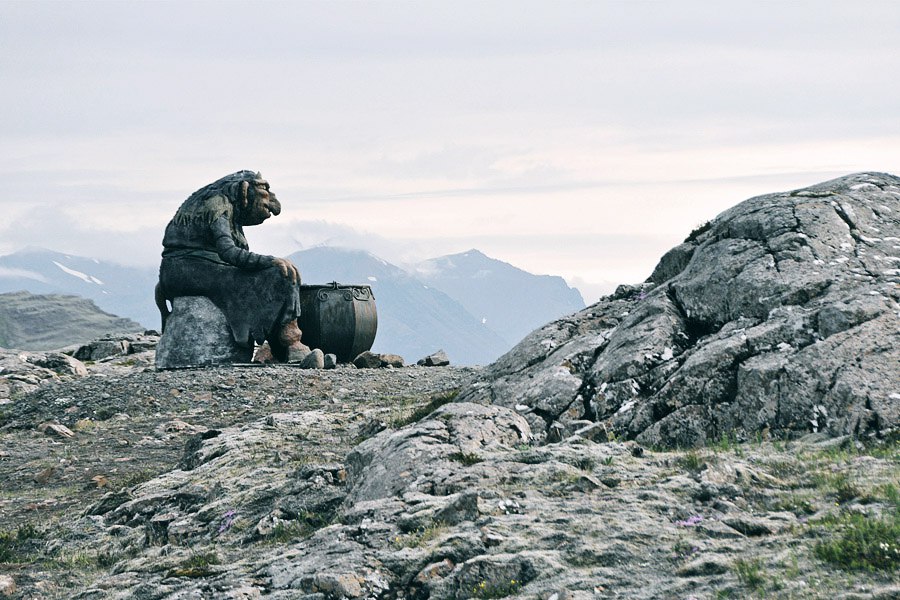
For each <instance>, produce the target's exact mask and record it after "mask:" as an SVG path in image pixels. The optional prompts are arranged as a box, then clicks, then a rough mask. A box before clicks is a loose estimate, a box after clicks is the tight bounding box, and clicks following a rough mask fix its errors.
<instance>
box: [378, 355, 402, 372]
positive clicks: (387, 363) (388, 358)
mask: <svg viewBox="0 0 900 600" xmlns="http://www.w3.org/2000/svg"><path fill="white" fill-rule="evenodd" d="M381 366H382V367H394V368H397V369H399V368H400V367H402V366H404V362H403V357H402V356H400V355H398V354H382V355H381Z"/></svg>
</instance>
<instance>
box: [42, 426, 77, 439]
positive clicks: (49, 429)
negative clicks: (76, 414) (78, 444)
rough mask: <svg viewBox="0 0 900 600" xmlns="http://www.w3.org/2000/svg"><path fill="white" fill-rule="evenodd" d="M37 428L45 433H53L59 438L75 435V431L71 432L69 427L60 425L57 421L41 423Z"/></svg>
mask: <svg viewBox="0 0 900 600" xmlns="http://www.w3.org/2000/svg"><path fill="white" fill-rule="evenodd" d="M37 428H38V431H41V432H43V433H46V434H47V435H55V436H57V437H61V438H70V437H74V436H75V433H73V432H72V430H71V429H69V428H68V427H66V426H65V425H60V424H59V423H41V424H40V425H38V427H37Z"/></svg>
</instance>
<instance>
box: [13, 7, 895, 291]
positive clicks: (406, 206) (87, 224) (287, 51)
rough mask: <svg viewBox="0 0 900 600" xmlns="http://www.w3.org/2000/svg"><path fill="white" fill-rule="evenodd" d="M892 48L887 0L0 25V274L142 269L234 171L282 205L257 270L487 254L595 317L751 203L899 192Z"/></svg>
mask: <svg viewBox="0 0 900 600" xmlns="http://www.w3.org/2000/svg"><path fill="white" fill-rule="evenodd" d="M898 26H900V4H897V3H894V2H888V1H868V2H866V1H863V2H859V3H854V4H853V5H852V6H851V5H850V4H846V3H820V2H811V1H810V2H790V3H759V2H731V3H727V5H722V4H721V3H715V2H709V1H691V2H671V3H658V2H641V1H631V2H613V1H597V2H574V1H571V2H567V1H559V2H529V1H497V2H467V1H461V2H454V3H452V4H451V3H441V2H416V3H412V2H387V1H385V2H370V3H337V2H291V3H281V2H266V3H243V2H180V3H177V4H176V3H138V2H14V1H11V2H5V3H2V4H0V49H2V52H0V76H2V78H3V81H4V83H5V85H4V87H3V90H2V91H0V156H2V158H3V160H2V162H0V174H2V176H3V178H4V181H5V185H6V190H7V194H5V195H4V197H3V199H2V200H0V202H2V207H3V209H4V213H5V218H4V220H3V222H2V223H0V254H8V253H11V252H13V251H15V250H17V249H19V248H21V247H24V246H26V245H35V246H43V247H47V248H50V249H53V250H57V251H60V252H65V253H73V254H79V255H82V256H94V257H97V258H100V259H103V260H108V261H110V262H119V263H122V264H143V265H149V264H153V263H154V262H155V261H157V260H158V256H159V250H160V240H161V238H162V232H163V229H164V227H165V224H166V223H167V221H168V220H169V218H171V216H172V214H173V213H174V211H175V210H176V209H177V207H178V206H179V204H180V203H181V202H182V201H183V200H184V198H186V197H187V196H188V195H189V194H190V193H191V192H193V191H194V190H195V189H197V188H199V187H201V186H203V185H205V184H206V183H208V182H210V181H212V180H214V179H217V178H218V177H221V176H222V175H225V174H227V173H230V172H233V171H236V170H239V169H244V168H247V169H254V170H259V171H261V172H262V174H263V176H265V177H266V178H267V179H268V180H269V181H270V182H271V184H272V187H273V189H274V190H275V191H276V192H277V193H278V195H279V198H281V199H282V201H283V203H284V212H283V214H282V215H281V216H279V217H277V218H275V219H272V220H271V221H270V222H269V223H266V224H265V225H263V226H262V227H257V228H251V229H248V237H249V239H250V243H251V249H253V250H255V251H258V252H264V253H269V254H277V255H284V254H288V253H290V252H293V251H295V250H299V249H302V248H308V247H311V246H315V245H319V244H323V243H330V244H332V245H344V246H352V247H362V248H364V249H367V250H370V251H372V252H373V253H375V254H377V255H379V256H382V257H383V258H385V259H386V260H389V261H391V262H396V263H408V262H411V261H412V260H413V259H426V258H431V257H435V256H440V255H445V254H452V253H457V252H462V251H466V250H468V249H470V248H477V249H479V250H481V251H482V252H484V253H486V254H487V255H489V256H491V257H494V258H497V259H499V260H502V261H504V262H508V263H510V264H512V265H514V266H516V267H519V268H521V269H524V270H527V271H529V272H532V273H536V274H550V275H560V276H562V277H564V278H565V279H566V281H567V282H568V283H569V284H570V285H573V286H575V287H577V288H578V289H579V290H581V292H582V294H583V295H584V297H585V300H586V301H587V302H588V303H590V302H592V301H593V300H595V299H596V298H597V297H598V296H599V295H600V292H601V291H603V290H607V289H609V287H610V286H612V285H615V284H618V283H634V282H637V281H641V280H643V279H645V278H646V277H647V276H648V275H649V274H650V272H651V270H652V268H653V266H654V265H655V264H656V261H657V260H658V259H659V257H660V256H661V255H662V254H663V253H664V252H665V251H666V250H668V249H669V248H670V247H672V246H674V245H675V244H677V243H679V242H680V241H681V240H683V239H684V237H685V236H686V235H687V234H688V233H689V232H690V231H691V230H692V229H693V228H694V227H695V226H697V225H698V224H700V223H702V222H705V221H707V220H709V219H712V218H714V217H715V216H716V215H717V214H719V213H720V212H722V211H723V210H725V209H727V208H729V207H731V206H733V205H734V204H737V203H738V202H740V201H743V200H745V199H747V198H749V197H752V196H755V195H759V194H764V193H769V192H777V191H784V190H789V189H795V188H799V187H804V186H806V185H811V184H814V183H818V182H820V181H824V180H827V179H832V178H834V177H839V176H842V175H846V174H849V173H852V172H857V171H869V170H871V171H885V172H893V173H900V152H898V148H900V82H898V80H897V78H896V77H892V76H891V75H890V74H892V73H896V72H898V71H900V40H898V38H897V36H896V31H897V30H898ZM300 267H301V270H302V265H300Z"/></svg>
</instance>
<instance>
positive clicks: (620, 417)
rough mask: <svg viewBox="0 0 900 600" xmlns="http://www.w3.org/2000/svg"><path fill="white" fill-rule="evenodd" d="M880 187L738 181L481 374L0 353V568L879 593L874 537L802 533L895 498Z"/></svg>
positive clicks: (888, 233) (444, 598)
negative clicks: (740, 196)
mask: <svg viewBox="0 0 900 600" xmlns="http://www.w3.org/2000/svg"><path fill="white" fill-rule="evenodd" d="M898 198H900V180H898V179H897V178H895V177H892V176H887V175H880V174H860V175H855V176H851V177H848V178H843V179H840V180H836V181H833V182H828V183H826V184H822V185H820V186H815V187H813V188H808V189H806V190H799V191H797V192H793V193H790V194H777V195H772V196H764V197H761V198H756V199H753V200H750V201H748V202H746V203H744V204H742V205H739V206H737V207H735V208H734V209H732V210H731V211H728V212H726V213H725V214H724V215H722V216H721V217H719V218H718V219H716V220H715V221H714V222H712V223H711V224H710V225H709V226H708V227H705V228H702V230H698V231H697V232H695V234H692V235H691V237H690V238H689V240H688V241H687V242H685V243H684V244H683V245H681V246H679V247H677V248H675V249H674V250H672V251H671V252H670V253H668V254H667V255H666V256H665V257H664V258H663V259H662V261H661V262H660V264H659V266H658V267H657V269H656V271H655V272H654V274H653V276H652V277H651V278H650V280H649V281H648V282H646V283H645V284H642V285H640V286H623V287H622V288H620V289H619V290H618V291H617V293H616V294H614V295H613V296H611V297H609V298H606V299H604V300H603V301H601V302H599V303H598V304H596V305H594V306H592V307H590V308H588V309H586V310H585V311H582V312H581V313H578V314H576V315H573V316H571V317H569V318H566V319H562V320H559V321H557V322H554V323H551V324H549V325H547V326H545V327H543V328H541V329H540V330H538V331H536V332H535V333H533V334H532V335H530V336H528V337H527V338H526V339H525V340H523V341H522V343H521V344H519V346H517V347H516V348H515V349H514V350H513V351H511V352H510V353H509V354H507V355H506V356H504V357H503V358H502V359H500V360H499V361H498V362H497V363H495V364H494V365H491V366H490V367H487V368H483V369H465V368H457V367H439V368H426V367H420V366H410V367H401V368H386V369H359V370H358V369H355V368H352V367H350V366H347V365H339V366H338V367H337V368H336V369H334V370H327V371H326V370H316V371H307V370H302V369H297V368H292V367H290V366H287V365H280V366H247V367H222V368H210V369H197V370H178V371H169V372H157V371H155V370H154V369H153V363H152V361H153V352H152V350H151V349H150V348H148V347H146V345H145V344H151V341H148V340H143V341H139V340H132V341H131V342H130V346H129V348H130V349H129V350H128V352H125V350H124V348H125V346H124V345H120V344H119V342H118V341H117V340H102V341H98V342H96V343H92V344H89V345H88V346H86V347H87V348H89V349H90V352H91V357H92V358H90V359H87V358H86V359H85V362H83V363H81V362H78V361H71V360H68V359H67V358H66V357H64V356H62V355H57V354H56V353H46V354H34V353H17V352H10V353H7V354H4V355H3V356H0V367H2V369H3V370H2V372H0V582H2V584H3V586H4V587H3V588H0V589H3V590H7V591H4V592H3V593H5V594H7V595H11V597H13V598H21V599H26V598H27V599H29V600H30V599H41V600H43V599H57V598H59V599H62V598H76V599H80V600H120V599H121V600H125V599H138V600H186V599H194V598H203V599H207V598H209V599H214V600H239V599H240V600H250V599H257V598H258V599H266V598H271V599H273V600H287V599H291V600H293V599H300V600H345V599H353V600H357V599H358V600H363V599H366V600H369V599H371V600H397V599H401V598H403V599H410V600H424V599H434V600H463V599H468V598H516V599H518V600H536V599H537V600H588V599H601V598H602V599H606V598H617V599H623V600H624V599H629V600H631V599H639V600H640V599H647V600H650V599H657V598H673V599H677V600H714V599H719V598H763V597H770V598H771V597H777V598H795V599H825V598H829V599H831V598H838V599H841V600H886V599H888V598H897V597H900V584H898V580H897V576H896V575H897V569H898V568H900V558H897V557H898V556H900V545H898V543H897V542H896V539H895V538H894V537H889V536H887V535H883V536H882V537H880V538H875V541H874V542H872V543H871V544H870V545H869V547H868V548H867V550H866V552H867V558H866V559H867V560H868V561H869V562H868V563H866V565H867V567H866V568H850V567H848V565H847V564H844V563H846V562H847V560H848V559H846V558H844V559H843V563H842V562H841V561H840V560H838V561H835V560H834V559H833V557H832V558H829V557H828V556H826V553H823V551H822V548H823V547H824V548H826V549H827V548H843V547H846V546H847V545H848V541H847V540H856V539H857V538H858V537H860V534H859V532H860V529H859V527H858V526H859V524H860V523H863V525H864V526H865V527H866V528H867V529H866V531H869V532H878V531H886V530H889V531H891V532H892V531H895V529H891V528H892V527H893V528H896V526H897V523H898V515H900V504H898V502H900V493H898V490H897V482H898V481H900V453H898V448H900V440H898V436H897V432H896V427H897V405H898V403H900V390H896V389H892V387H891V386H896V384H897V364H898V356H897V351H898V350H897V349H898V343H897V332H898V315H897V311H898V307H897V299H898V296H897V283H898V278H897V267H896V263H897V262H898V261H897V259H896V257H897V256H900V248H895V246H900V240H898V239H897V238H898V236H897V229H898V221H897V216H896V215H898V214H900V207H898ZM101 342H102V343H101ZM139 342H140V343H139ZM107 346H109V348H108V347H107ZM110 349H111V350H115V353H113V354H111V355H109V356H105V355H106V352H107V351H109V350H110ZM95 352H96V353H97V354H98V355H99V354H103V355H104V358H99V356H95V354H94V353H95ZM742 437H747V438H750V440H749V441H743V440H742V439H741V438H742ZM712 441H714V442H715V443H710V442H712ZM642 444H643V445H642ZM647 444H652V445H653V447H645V446H647ZM666 446H669V447H670V448H668V449H666ZM673 446H702V447H700V448H697V449H683V448H682V449H677V448H671V447H673ZM854 547H856V546H854ZM858 554H859V553H857V555H858ZM823 556H824V557H823ZM873 565H874V566H873ZM9 590H11V591H9Z"/></svg>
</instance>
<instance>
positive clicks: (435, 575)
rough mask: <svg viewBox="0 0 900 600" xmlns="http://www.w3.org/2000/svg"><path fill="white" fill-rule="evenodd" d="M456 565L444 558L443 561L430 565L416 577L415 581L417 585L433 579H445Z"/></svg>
mask: <svg viewBox="0 0 900 600" xmlns="http://www.w3.org/2000/svg"><path fill="white" fill-rule="evenodd" d="M455 566H456V565H455V564H453V561H452V560H450V559H449V558H445V559H444V560H442V561H440V562H436V563H431V564H430V565H428V566H427V567H425V568H424V569H422V570H421V571H419V574H418V575H416V581H417V582H418V583H427V582H429V581H431V580H433V579H440V578H442V577H445V576H446V575H448V574H449V573H450V571H452V570H453V568H454V567H455Z"/></svg>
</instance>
